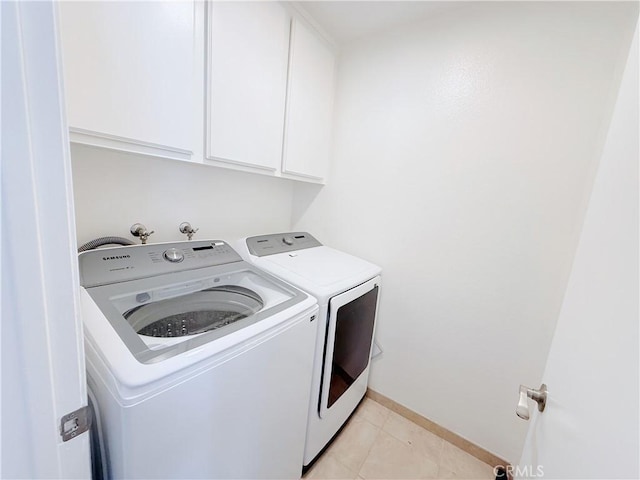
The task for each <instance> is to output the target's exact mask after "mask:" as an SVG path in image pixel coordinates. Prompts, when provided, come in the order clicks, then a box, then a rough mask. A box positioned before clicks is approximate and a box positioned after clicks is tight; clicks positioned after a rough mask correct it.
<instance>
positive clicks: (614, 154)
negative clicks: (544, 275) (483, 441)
mask: <svg viewBox="0 0 640 480" xmlns="http://www.w3.org/2000/svg"><path fill="white" fill-rule="evenodd" d="M638 80H639V78H638V32H637V31H636V34H635V37H634V41H633V44H632V46H631V52H630V55H629V60H628V62H627V66H626V71H625V73H624V76H623V79H622V84H621V87H620V91H619V94H618V99H617V103H616V107H615V111H614V114H613V118H612V122H611V126H610V129H609V132H608V136H607V141H606V144H605V148H604V151H603V155H602V157H601V162H600V166H599V170H598V173H597V176H596V179H595V183H594V187H593V191H592V194H591V198H590V201H589V207H588V210H587V214H586V217H585V222H584V226H583V231H582V235H581V238H580V243H579V245H578V249H577V252H576V257H575V259H574V264H573V270H572V273H571V278H570V280H569V284H568V287H567V292H566V295H565V299H564V303H563V306H562V310H561V313H560V317H559V319H558V325H557V327H556V332H555V336H554V338H553V342H552V346H551V350H550V353H549V357H548V360H547V366H546V370H545V372H544V377H543V382H544V383H545V384H547V386H548V389H549V394H548V400H547V406H546V409H545V411H544V412H542V413H538V412H537V409H534V408H533V405H532V404H533V402H532V401H529V403H530V409H532V410H535V411H536V415H533V416H532V419H531V425H530V427H529V432H528V435H527V440H526V443H525V447H524V451H523V455H522V458H521V460H520V464H519V465H518V468H517V471H516V472H515V473H516V476H519V477H524V478H532V477H541V476H544V477H545V478H554V479H557V478H639V477H640V471H639V468H638V460H639V458H638V447H639V445H638V420H639V419H638V405H639V398H638V380H639V379H638V375H639V368H638V360H639V357H638V352H639V349H638V286H639V285H638V245H639V243H638V240H639V239H638V213H639V212H638V210H639V209H638V155H639V151H638V142H639V138H638V132H639V128H640V125H639V122H638V100H639V98H638ZM529 386H530V387H534V388H537V387H538V386H539V385H529ZM514 409H515V398H514Z"/></svg>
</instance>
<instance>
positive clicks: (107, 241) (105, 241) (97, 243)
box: [78, 237, 136, 253]
mask: <svg viewBox="0 0 640 480" xmlns="http://www.w3.org/2000/svg"><path fill="white" fill-rule="evenodd" d="M112 244H113V245H135V244H136V243H135V242H132V241H131V240H129V239H128V238H123V237H100V238H96V239H95V240H91V241H90V242H87V243H85V244H84V245H81V246H80V247H79V248H78V253H80V252H85V251H87V250H93V249H94V248H98V247H101V246H103V245H112Z"/></svg>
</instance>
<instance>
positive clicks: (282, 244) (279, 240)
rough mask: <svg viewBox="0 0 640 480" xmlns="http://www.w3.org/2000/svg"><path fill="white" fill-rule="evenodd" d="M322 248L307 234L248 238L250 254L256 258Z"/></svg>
mask: <svg viewBox="0 0 640 480" xmlns="http://www.w3.org/2000/svg"><path fill="white" fill-rule="evenodd" d="M321 246H322V244H321V243H320V242H319V241H318V240H316V239H315V238H314V237H313V236H312V235H310V234H308V233H307V232H291V233H274V234H272V235H259V236H257V237H249V238H247V248H248V249H249V253H251V255H255V256H256V257H264V256H266V255H274V254H276V253H285V252H293V251H295V250H303V249H305V248H312V247H321Z"/></svg>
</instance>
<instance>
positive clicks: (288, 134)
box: [282, 19, 335, 182]
mask: <svg viewBox="0 0 640 480" xmlns="http://www.w3.org/2000/svg"><path fill="white" fill-rule="evenodd" d="M334 77H335V55H334V53H333V51H332V50H331V48H330V47H329V46H328V45H327V44H326V43H325V42H324V40H322V39H321V38H320V37H319V36H318V35H317V34H316V33H315V32H314V31H313V30H312V29H311V28H310V27H308V26H307V25H306V24H305V23H304V22H303V21H300V20H295V19H294V21H293V25H292V30H291V47H290V52H289V83H288V91H287V111H286V123H285V142H284V152H283V157H282V171H283V173H284V174H289V175H293V176H301V177H306V178H308V179H309V180H315V181H318V182H323V181H324V180H325V179H326V176H327V173H328V169H329V156H330V147H331V129H332V115H333V93H334Z"/></svg>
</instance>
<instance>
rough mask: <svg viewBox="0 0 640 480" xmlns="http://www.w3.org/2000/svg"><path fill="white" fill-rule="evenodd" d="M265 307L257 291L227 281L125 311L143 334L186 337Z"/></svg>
mask: <svg viewBox="0 0 640 480" xmlns="http://www.w3.org/2000/svg"><path fill="white" fill-rule="evenodd" d="M263 307H264V302H263V300H262V298H260V296H259V295H258V294H257V293H255V292H254V291H252V290H249V289H248V288H244V287H239V286H236V285H223V286H220V287H213V288H208V289H206V290H201V291H198V292H194V293H190V294H187V295H183V296H180V297H176V298H171V299H167V300H160V301H158V302H153V303H148V304H145V305H141V306H139V307H135V308H132V309H131V310H128V311H126V312H125V313H124V314H123V315H124V318H126V319H127V321H128V322H129V324H130V325H131V326H132V327H133V329H134V330H135V331H136V332H137V333H139V334H140V335H146V336H150V337H182V336H185V335H196V334H199V333H204V332H208V331H210V330H215V329H217V328H221V327H224V326H225V325H229V324H231V323H234V322H237V321H238V320H242V319H243V318H246V317H248V316H250V315H253V314H255V313H257V312H259V311H260V310H261V309H262V308H263Z"/></svg>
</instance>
